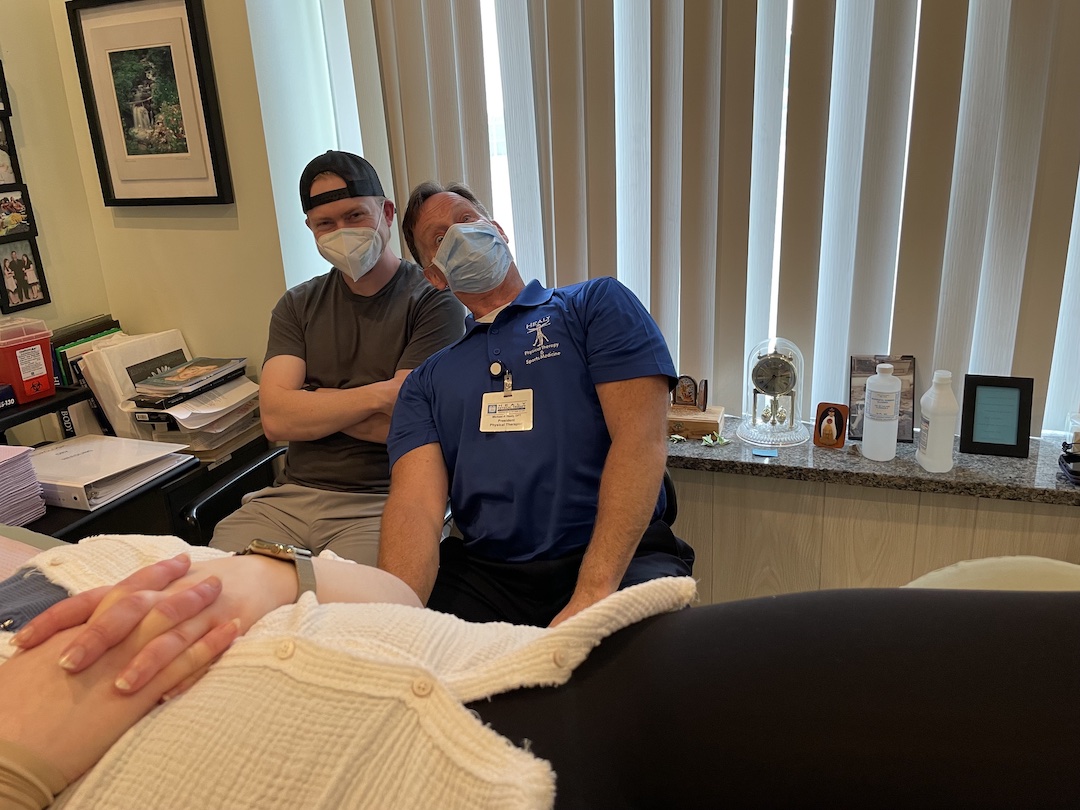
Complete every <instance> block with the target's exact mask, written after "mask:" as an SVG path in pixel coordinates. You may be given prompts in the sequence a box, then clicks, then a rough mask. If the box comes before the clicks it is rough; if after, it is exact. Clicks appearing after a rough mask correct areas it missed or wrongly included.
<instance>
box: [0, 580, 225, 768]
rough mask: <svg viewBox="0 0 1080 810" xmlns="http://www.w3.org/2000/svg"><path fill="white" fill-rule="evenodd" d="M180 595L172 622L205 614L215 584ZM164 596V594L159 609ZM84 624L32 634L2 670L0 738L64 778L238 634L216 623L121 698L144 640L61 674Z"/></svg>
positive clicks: (136, 637) (136, 636)
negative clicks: (119, 688) (118, 684)
mask: <svg viewBox="0 0 1080 810" xmlns="http://www.w3.org/2000/svg"><path fill="white" fill-rule="evenodd" d="M184 568H185V569H186V565H185V566H184ZM158 573H160V572H158ZM185 590H186V591H187V592H188V593H187V595H186V596H184V597H183V598H181V599H177V600H174V601H173V603H172V605H171V607H170V608H169V609H168V610H170V611H171V610H173V609H174V608H175V610H176V613H175V616H176V617H180V616H183V615H184V613H185V612H186V611H191V610H195V609H197V610H203V609H204V608H205V605H206V604H207V603H208V600H209V602H213V601H214V600H215V599H216V598H217V594H218V593H220V583H217V584H216V585H215V584H214V583H212V582H208V581H204V582H202V583H200V584H198V585H196V586H194V587H191V588H187V589H185ZM170 598H171V597H165V598H164V599H163V600H162V602H160V603H159V604H163V603H164V601H167V600H168V599H170ZM84 601H85V600H84ZM99 601H100V600H99ZM80 604H82V603H80ZM77 607H78V605H76V606H75V607H74V608H73V607H72V606H68V607H66V608H64V610H63V611H62V612H61V614H62V619H61V623H62V621H66V620H68V619H69V618H70V616H71V615H74V612H75V609H76V608H77ZM82 607H84V608H85V604H83V605H82ZM167 612H168V611H167ZM55 619H56V616H54V617H52V619H50V620H49V621H53V620H55ZM179 620H180V621H183V619H179ZM83 627H84V626H82V625H79V626H76V627H71V628H68V629H64V630H61V631H60V632H57V633H55V634H52V635H51V636H50V637H49V638H48V639H45V640H42V639H43V637H44V636H43V633H44V631H42V635H41V636H37V635H36V634H35V633H31V635H30V638H31V639H32V640H33V641H32V643H33V647H32V648H29V649H27V648H24V649H22V650H20V651H19V652H17V653H16V654H15V655H14V656H12V657H11V659H9V660H8V661H7V662H5V663H4V664H3V665H0V694H3V695H4V710H3V712H0V740H6V741H9V742H13V743H15V744H16V745H19V746H22V747H23V748H26V749H28V750H30V751H32V752H34V753H36V754H37V755H38V756H40V757H41V758H43V759H45V760H46V761H47V762H50V763H52V764H53V765H54V766H55V767H56V768H58V769H59V770H60V771H61V772H62V773H63V774H64V776H65V777H66V778H67V779H68V780H69V781H70V780H74V779H76V778H77V777H78V776H80V775H81V774H82V773H83V772H84V771H86V770H87V769H88V768H89V767H90V766H91V765H92V764H93V763H94V762H96V761H97V760H98V759H100V757H101V756H102V755H103V754H104V753H105V751H106V750H107V749H108V747H109V746H110V745H112V744H113V743H114V742H115V741H116V740H117V739H119V738H120V736H121V735H122V734H123V733H124V732H125V731H126V730H127V729H128V728H130V727H131V726H132V725H134V724H135V723H136V722H137V721H138V720H139V718H141V717H142V716H143V715H144V714H146V713H147V712H148V711H149V710H150V709H151V708H153V706H154V705H155V704H156V703H157V702H158V700H159V699H160V698H161V697H162V696H163V695H166V694H168V693H170V692H172V691H173V690H175V689H176V688H177V687H178V686H182V685H184V684H185V683H186V682H187V681H188V679H189V678H190V677H191V676H193V675H195V674H198V673H201V672H202V671H204V670H205V669H206V668H207V667H208V666H209V665H210V663H211V662H213V661H214V660H215V659H216V658H217V657H218V656H219V655H221V653H222V652H224V651H225V650H226V649H227V648H228V646H229V645H230V644H231V643H232V642H233V640H234V639H235V638H236V636H237V635H238V633H239V622H238V621H226V622H224V623H220V624H217V625H216V626H214V627H213V628H211V629H210V630H209V631H208V632H207V633H205V634H204V635H203V636H202V637H200V638H198V639H196V640H195V641H194V643H192V644H189V645H188V646H187V647H186V648H185V649H184V650H183V652H181V653H180V654H179V655H176V656H174V657H173V659H172V660H171V662H170V663H169V664H168V665H167V666H165V667H164V668H162V669H161V670H160V671H158V672H156V673H155V674H153V675H151V676H150V677H149V679H148V681H147V682H146V683H145V684H144V687H145V688H143V689H141V690H140V691H139V692H138V693H136V694H134V695H126V694H122V693H120V692H118V691H117V688H116V682H117V680H118V679H122V678H124V677H125V675H124V673H125V672H126V670H127V668H128V665H129V662H130V661H131V660H132V658H133V657H134V656H135V655H136V654H137V653H138V652H139V650H141V649H142V648H143V647H144V646H145V645H146V642H147V639H146V638H145V637H144V636H143V634H142V633H141V632H138V631H137V632H134V633H132V634H130V635H129V636H128V637H127V638H125V639H123V640H122V641H120V642H119V643H117V644H114V645H112V646H110V647H109V648H107V649H105V650H104V651H103V652H101V653H100V654H99V656H98V658H97V660H96V661H95V662H94V663H92V664H85V663H84V664H83V665H82V669H81V671H79V672H77V673H72V672H65V671H64V670H63V669H61V668H60V667H58V666H57V660H58V659H59V658H60V657H61V655H62V654H63V653H68V652H70V650H71V649H72V648H71V647H70V646H69V645H71V644H72V642H74V641H75V639H76V638H77V637H79V635H80V633H82V632H83ZM147 631H148V632H149V628H147Z"/></svg>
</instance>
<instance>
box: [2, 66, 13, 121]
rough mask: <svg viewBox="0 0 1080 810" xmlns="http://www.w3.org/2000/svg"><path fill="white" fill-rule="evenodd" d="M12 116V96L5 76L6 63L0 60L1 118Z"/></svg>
mask: <svg viewBox="0 0 1080 810" xmlns="http://www.w3.org/2000/svg"><path fill="white" fill-rule="evenodd" d="M10 117H11V97H10V96H9V95H8V88H7V80H6V79H5V78H4V63H3V62H2V61H0V118H10Z"/></svg>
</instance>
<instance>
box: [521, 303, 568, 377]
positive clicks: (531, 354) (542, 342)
mask: <svg viewBox="0 0 1080 810" xmlns="http://www.w3.org/2000/svg"><path fill="white" fill-rule="evenodd" d="M550 325H551V316H550V315H548V316H547V317H545V318H541V319H540V320H537V321H533V322H532V323H528V324H525V331H527V332H529V333H530V334H531V335H532V336H533V347H532V348H531V349H526V350H525V358H526V359H525V365H527V366H529V365H532V364H533V363H535V362H536V361H537V360H547V359H548V358H549V357H558V356H559V355H560V354H562V352H559V351H556V349H558V348H559V344H558V342H552V341H551V340H549V339H548V336H547V335H545V334H544V327H546V326H550Z"/></svg>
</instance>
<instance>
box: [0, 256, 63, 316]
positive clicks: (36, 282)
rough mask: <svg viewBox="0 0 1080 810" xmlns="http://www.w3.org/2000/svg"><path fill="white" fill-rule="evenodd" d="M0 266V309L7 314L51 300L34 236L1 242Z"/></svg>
mask: <svg viewBox="0 0 1080 810" xmlns="http://www.w3.org/2000/svg"><path fill="white" fill-rule="evenodd" d="M0 265H2V266H3V279H4V290H3V296H2V297H0V312H2V313H4V314H5V315H8V314H10V313H12V312H18V311H19V310H21V309H29V308H30V307H39V306H41V305H42V304H48V303H49V302H50V301H51V300H52V299H51V298H50V297H49V285H48V284H46V283H45V271H44V270H43V269H42V267H41V256H39V255H38V249H37V243H36V242H35V241H34V240H33V239H21V240H19V241H17V242H4V243H3V244H0Z"/></svg>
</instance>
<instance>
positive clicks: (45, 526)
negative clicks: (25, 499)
mask: <svg viewBox="0 0 1080 810" xmlns="http://www.w3.org/2000/svg"><path fill="white" fill-rule="evenodd" d="M267 446H268V445H267V441H266V437H264V436H260V437H259V438H257V439H254V440H252V441H250V442H248V443H247V444H246V445H244V446H243V447H241V448H240V449H239V450H236V451H235V452H234V453H233V454H232V457H231V458H229V459H228V460H227V461H224V462H222V463H220V464H218V465H216V466H215V467H214V468H213V469H210V467H209V465H206V464H200V463H199V460H198V459H197V458H195V457H194V456H192V457H191V459H190V461H189V462H187V463H185V464H182V465H181V466H179V467H177V468H175V469H172V470H169V471H168V472H167V473H165V474H164V475H162V476H160V477H159V478H156V479H155V480H153V481H150V482H148V483H146V484H143V485H142V486H141V487H138V488H137V489H135V490H132V491H131V492H129V493H128V494H126V495H124V496H123V497H122V498H117V499H116V500H115V501H113V502H112V503H109V504H106V505H105V506H102V507H101V508H99V509H95V510H94V511H92V512H84V511H82V510H80V509H62V508H59V507H55V506H50V507H48V510H47V511H46V512H45V515H44V516H43V517H40V518H38V519H37V520H35V521H34V522H33V523H30V524H29V525H27V527H26V528H27V529H30V530H31V531H35V532H40V533H41V534H47V535H49V536H51V537H55V538H57V539H60V540H66V541H68V542H71V543H73V542H76V541H78V540H81V539H82V538H84V537H90V536H92V535H95V534H172V535H176V536H177V537H180V538H183V539H184V540H187V541H188V542H193V540H192V537H193V536H192V533H191V530H190V529H189V527H188V526H186V525H185V524H184V523H183V521H181V519H180V512H181V510H183V508H184V507H185V506H187V504H188V503H190V502H191V501H192V500H194V498H195V497H196V496H197V495H199V494H200V493H201V492H203V491H204V490H206V489H208V488H209V487H211V486H213V485H214V484H215V483H217V482H218V481H220V480H221V479H223V478H225V477H227V476H228V475H230V474H231V473H232V472H233V471H235V470H237V469H239V468H240V467H241V466H243V465H244V464H245V463H247V462H248V461H249V460H251V459H253V458H255V457H256V456H257V455H259V454H260V453H262V452H264V451H265V450H266V449H267ZM267 476H268V478H269V473H267ZM271 483H273V482H272V481H271V480H267V481H266V482H265V483H264V484H259V486H269V485H270V484H271ZM253 488H255V487H253Z"/></svg>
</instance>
